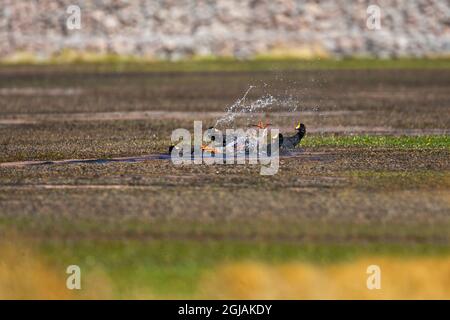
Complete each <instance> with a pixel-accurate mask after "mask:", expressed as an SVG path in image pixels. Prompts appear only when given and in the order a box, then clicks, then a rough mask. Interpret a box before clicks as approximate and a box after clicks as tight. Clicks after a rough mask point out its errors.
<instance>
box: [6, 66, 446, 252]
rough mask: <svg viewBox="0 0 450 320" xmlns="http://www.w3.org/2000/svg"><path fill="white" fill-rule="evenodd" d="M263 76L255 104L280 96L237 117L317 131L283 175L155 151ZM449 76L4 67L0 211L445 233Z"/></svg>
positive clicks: (24, 216)
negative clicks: (180, 159) (178, 161)
mask: <svg viewBox="0 0 450 320" xmlns="http://www.w3.org/2000/svg"><path fill="white" fill-rule="evenodd" d="M250 86H253V87H252V89H251V90H250V91H249V92H248V95H247V96H246V101H247V102H246V103H248V104H251V103H252V102H258V101H263V102H264V101H272V102H271V103H270V104H268V105H265V106H264V107H263V108H260V109H258V108H257V109H256V110H255V111H256V112H255V113H252V114H246V113H244V114H240V115H239V116H238V117H236V118H235V119H234V122H233V124H234V125H236V126H242V127H246V126H248V125H250V124H252V123H256V122H257V121H259V120H263V121H270V122H271V123H272V124H273V125H274V126H276V127H279V128H280V129H281V131H282V132H285V133H289V132H293V131H294V127H295V125H296V123H297V122H298V121H299V120H301V121H302V122H303V123H305V124H306V127H307V130H308V133H307V135H306V137H305V138H304V141H303V142H302V147H301V151H302V152H300V153H299V154H298V155H297V156H295V157H290V158H282V159H281V160H280V171H279V173H278V174H276V175H274V176H270V177H262V176H261V175H260V174H259V169H260V167H259V166H254V165H253V166H250V165H236V166H228V165H216V166H207V165H200V166H181V167H176V166H174V165H173V164H172V163H171V162H170V161H169V160H168V159H166V158H165V157H162V156H158V155H161V154H164V153H165V152H167V147H168V145H169V144H170V134H171V132H172V130H174V129H176V128H180V127H181V128H187V129H188V130H192V129H193V120H203V121H204V128H205V129H206V128H207V126H210V125H214V124H215V123H216V121H217V119H219V118H221V117H223V116H224V115H226V111H227V107H229V106H231V105H233V103H235V102H236V100H238V99H240V98H242V96H243V95H244V94H245V92H247V91H248V89H249V87H250ZM449 86H450V71H449V70H352V71H351V70H333V71H325V70H321V71H312V70H304V71H298V72H286V71H284V72H209V73H157V74H156V73H122V74H120V73H119V74H116V73H114V74H113V73H100V74H97V73H85V74H80V73H75V74H71V73H69V72H54V73H53V72H43V73H40V72H38V71H36V70H35V69H32V70H28V71H27V70H25V71H23V70H22V71H21V72H20V73H14V72H12V71H11V70H8V71H2V72H0V162H1V164H0V190H1V192H0V204H1V205H0V218H1V220H2V221H4V222H5V223H6V224H5V225H8V226H11V225H12V226H15V227H19V228H21V227H22V226H23V225H26V226H27V230H29V232H30V234H33V235H35V236H36V237H44V238H45V237H47V236H50V235H52V234H53V236H55V237H69V238H70V237H75V238H77V237H87V238H95V237H99V238H101V237H104V238H106V239H108V238H109V237H113V236H115V237H117V238H120V237H124V238H137V239H140V238H148V239H151V238H174V239H180V238H181V239H190V238H191V239H198V238H211V239H228V240H230V239H231V240H232V239H246V240H252V239H265V240H277V241H278V240H279V241H284V240H286V241H294V242H299V243H305V242H306V243H308V242H327V241H329V242H332V241H338V242H339V241H340V242H344V243H345V242H356V243H367V242H380V243H384V242H402V243H403V242H404V243H439V244H442V243H444V244H446V243H447V244H448V241H449V237H450V235H449V232H448V230H449V229H448V228H446V226H448V225H449V224H450V214H449V212H450V163H449V159H450V151H449V146H450V142H449V135H448V134H449V132H448V129H449V128H450V112H449V111H450V91H449V90H448V88H449ZM270 97H272V98H270ZM259 103H261V102H259ZM256 106H259V104H256ZM366 136H369V138H365V137H366ZM372 136H380V137H381V138H380V139H381V140H376V141H377V143H374V141H373V140H371V138H370V137H372ZM394 136H395V137H397V138H395V139H397V140H395V141H394V142H393V143H391V144H384V142H383V141H384V140H383V139H384V138H385V137H387V138H386V139H387V140H386V141H390V140H389V139H391V137H394ZM330 137H333V139H335V140H333V141H332V142H331V144H330V143H329V139H330ZM349 137H350V138H349ZM424 137H425V138H424ZM428 137H431V138H429V139H430V141H431V142H430V143H428V142H427V141H428V140H426V139H428ZM436 137H437V138H436ZM327 139H328V140H327ZM340 139H341V140H340ZM358 139H360V140H358ZM414 139H422V140H417V141H419V142H420V143H418V144H417V143H415V141H416V140H414ZM435 139H439V143H434V142H433V141H435ZM311 141H314V143H312V142H311ZM27 161H31V162H27ZM33 161H34V162H33ZM187 208H188V209H187ZM124 222H126V223H124ZM66 224H69V225H70V226H71V228H66V227H65V226H66ZM267 225H270V226H271V228H268V227H267ZM49 226H52V227H49ZM86 226H89V227H88V228H87V229H86ZM105 226H108V228H107V230H106V231H105V230H104V227H105ZM158 226H160V228H158ZM224 226H228V227H224ZM330 226H333V228H331V227H330ZM69 229H70V230H69ZM102 230H103V231H102ZM164 230H166V231H164ZM274 230H276V231H274ZM402 230H403V231H402Z"/></svg>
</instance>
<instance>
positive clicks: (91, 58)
mask: <svg viewBox="0 0 450 320" xmlns="http://www.w3.org/2000/svg"><path fill="white" fill-rule="evenodd" d="M17 66H26V67H35V68H41V67H42V68H46V69H48V68H50V69H52V68H53V69H61V70H70V71H77V70H78V71H99V72H101V71H104V72H110V71H112V72H114V71H117V72H122V71H139V72H141V71H147V72H152V71H153V72H175V71H180V72H193V71H198V72H204V71H267V70H308V69H312V70H314V69H444V68H445V69H448V68H450V59H449V58H435V59H414V58H402V59H369V58H349V59H311V60H304V59H303V60H302V59H298V58H279V57H276V56H275V57H270V56H263V57H256V58H254V59H249V60H238V59H234V58H214V57H212V58H193V59H188V60H181V61H167V60H149V59H146V58H139V57H131V56H119V55H111V54H110V55H102V56H98V55H68V56H67V55H62V56H60V57H59V56H55V57H53V58H51V59H48V60H38V59H34V58H33V57H30V56H26V58H24V59H16V60H9V61H8V60H3V61H0V68H1V69H7V68H10V67H17Z"/></svg>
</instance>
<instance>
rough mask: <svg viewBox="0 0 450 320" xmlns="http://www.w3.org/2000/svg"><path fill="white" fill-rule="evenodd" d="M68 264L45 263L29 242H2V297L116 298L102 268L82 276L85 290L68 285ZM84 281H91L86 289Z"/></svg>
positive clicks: (0, 281)
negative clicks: (26, 244)
mask: <svg viewBox="0 0 450 320" xmlns="http://www.w3.org/2000/svg"><path fill="white" fill-rule="evenodd" d="M68 276H69V275H68V274H66V269H65V268H64V267H59V268H56V267H54V266H49V265H48V264H47V263H45V260H44V259H43V258H42V257H39V256H38V255H36V254H35V253H34V252H33V251H32V250H31V249H29V248H27V247H26V246H25V245H20V244H19V245H18V244H17V243H15V241H8V242H5V243H2V244H1V245H0V300H6V299H26V300H33V299H45V300H50V299H61V300H62V299H93V298H95V299H107V298H111V297H112V290H111V285H110V281H109V279H108V278H107V277H106V275H105V274H104V273H103V272H102V271H101V270H95V271H92V272H90V273H89V274H88V275H86V276H84V275H83V276H82V277H81V279H85V280H83V281H82V290H69V289H67V287H66V280H67V277H68ZM83 283H89V284H90V285H89V286H88V287H87V288H83ZM89 288H90V289H89Z"/></svg>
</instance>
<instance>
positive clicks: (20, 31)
mask: <svg viewBox="0 0 450 320" xmlns="http://www.w3.org/2000/svg"><path fill="white" fill-rule="evenodd" d="M78 8H79V10H78ZM77 16H79V18H80V19H78V22H77ZM449 20H450V6H449V3H448V1H446V0H435V1H431V0H415V1H396V0H384V1H381V0H380V1H361V0H359V1H352V0H340V1H332V0H330V1H327V0H323V1H306V0H276V1H272V0H198V1H197V0H177V1H171V0H165V1H163V0H153V1H150V0H148V1H146V0H136V1H114V0H111V1H102V0H94V1H75V0H72V1H69V0H67V1H51V0H40V1H13V0H3V1H2V6H1V8H0V41H1V43H2V45H1V47H0V57H1V58H2V59H7V60H12V61H14V60H20V59H25V58H29V59H31V58H34V59H36V60H45V59H49V58H50V57H54V56H58V55H60V54H62V53H63V52H64V51H68V50H69V51H74V52H77V53H80V52H89V53H96V54H118V55H126V56H138V57H145V58H149V59H171V60H178V59H183V58H190V57H235V58H252V57H258V56H264V55H271V56H282V57H286V56H288V57H289V56H290V57H296V58H318V57H321V58H324V57H333V58H339V57H379V58H392V57H441V56H448V55H449V54H450V21H449Z"/></svg>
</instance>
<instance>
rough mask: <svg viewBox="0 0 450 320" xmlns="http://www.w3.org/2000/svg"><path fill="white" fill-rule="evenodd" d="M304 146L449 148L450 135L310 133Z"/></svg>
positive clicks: (304, 141) (303, 143)
mask: <svg viewBox="0 0 450 320" xmlns="http://www.w3.org/2000/svg"><path fill="white" fill-rule="evenodd" d="M302 146H305V147H343V148H347V147H365V148H396V149H450V136H448V135H429V136H372V135H357V136H338V135H318V136H315V135H310V136H308V137H307V138H306V139H304V140H303V141H302Z"/></svg>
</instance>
